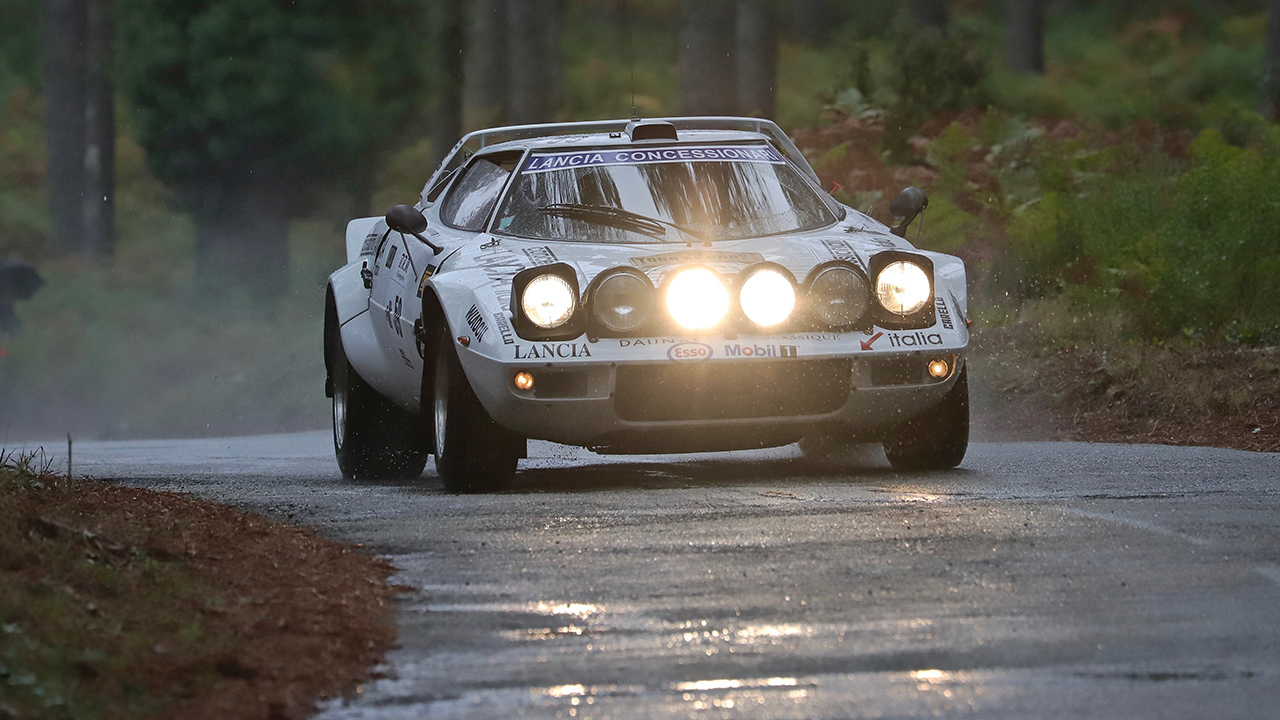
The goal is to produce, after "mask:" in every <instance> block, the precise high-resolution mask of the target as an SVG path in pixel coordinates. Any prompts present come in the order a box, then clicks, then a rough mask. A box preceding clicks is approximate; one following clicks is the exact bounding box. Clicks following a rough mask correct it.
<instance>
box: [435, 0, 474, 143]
mask: <svg viewBox="0 0 1280 720" xmlns="http://www.w3.org/2000/svg"><path fill="white" fill-rule="evenodd" d="M428 21H429V22H430V34H431V53H432V68H431V69H430V73H429V78H430V79H429V82H430V85H431V156H432V157H431V166H432V168H434V167H435V166H436V165H439V164H440V162H441V161H442V160H444V157H445V155H446V154H447V153H448V152H449V150H450V149H452V148H453V145H454V143H456V142H458V139H459V138H460V137H462V78H463V73H464V70H465V69H464V67H463V66H464V62H463V58H464V54H465V51H466V30H467V4H466V2H465V0H434V1H433V2H432V3H431V7H430V15H429V16H428Z"/></svg>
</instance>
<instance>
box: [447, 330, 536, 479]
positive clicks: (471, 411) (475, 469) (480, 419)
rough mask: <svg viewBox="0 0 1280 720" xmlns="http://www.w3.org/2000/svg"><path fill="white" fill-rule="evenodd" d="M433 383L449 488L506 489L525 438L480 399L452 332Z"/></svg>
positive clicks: (522, 448)
mask: <svg viewBox="0 0 1280 720" xmlns="http://www.w3.org/2000/svg"><path fill="white" fill-rule="evenodd" d="M432 385H433V388H432V406H433V412H434V415H435V417H434V423H433V424H434V426H435V441H436V442H435V447H436V472H437V473H439V475H440V480H441V482H442V483H444V487H445V489H446V490H448V491H450V492H465V493H483V492H495V491H497V490H503V489H505V488H506V487H507V486H509V485H510V484H511V480H512V478H513V477H514V476H515V473H516V465H517V464H518V463H519V461H520V456H521V455H523V454H524V453H523V450H524V438H523V437H521V436H520V435H517V434H516V433H513V432H511V431H510V430H508V429H506V428H504V427H502V426H501V425H498V423H496V422H494V420H493V418H492V417H490V416H489V413H488V412H487V411H486V410H485V409H484V406H483V405H481V404H480V400H479V399H478V398H476V394H475V392H474V391H473V390H472V389H471V384H470V383H469V382H467V376H466V374H465V373H464V372H463V371H462V363H460V362H459V361H458V353H457V350H455V349H454V347H453V339H452V338H451V337H450V336H449V334H448V332H447V331H446V332H445V333H444V336H443V337H441V339H440V342H439V343H438V346H437V351H436V360H435V377H434V382H433V383H432Z"/></svg>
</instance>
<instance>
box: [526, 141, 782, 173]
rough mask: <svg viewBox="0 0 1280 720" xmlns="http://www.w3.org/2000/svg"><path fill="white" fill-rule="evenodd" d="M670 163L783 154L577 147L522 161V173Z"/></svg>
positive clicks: (756, 148)
mask: <svg viewBox="0 0 1280 720" xmlns="http://www.w3.org/2000/svg"><path fill="white" fill-rule="evenodd" d="M669 162H755V163H770V164H774V165H782V164H785V163H786V160H785V159H784V158H783V157H782V154H781V153H779V152H778V151H777V150H775V149H773V148H772V147H770V146H768V145H703V146H688V145H682V146H680V147H674V148H645V149H630V148H628V149H625V150H579V151H576V152H565V153H546V154H537V155H532V156H530V157H529V160H528V161H527V162H526V163H525V166H524V172H525V173H540V172H550V171H552V170H567V169H571V168H587V167H600V166H604V165H647V164H652V163H669Z"/></svg>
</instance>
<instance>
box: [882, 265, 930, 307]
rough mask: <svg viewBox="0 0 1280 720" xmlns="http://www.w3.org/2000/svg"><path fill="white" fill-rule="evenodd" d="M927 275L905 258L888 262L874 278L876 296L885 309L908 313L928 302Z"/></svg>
mask: <svg viewBox="0 0 1280 720" xmlns="http://www.w3.org/2000/svg"><path fill="white" fill-rule="evenodd" d="M929 295H930V289H929V276H928V275H927V274H925V271H924V270H923V269H921V267H920V266H919V265H916V264H915V263H910V262H907V261H905V260H899V261H897V262H894V263H890V264H889V265H887V266H886V267H885V269H883V270H881V271H880V275H879V276H878V277H877V278H876V297H877V298H878V299H879V300H880V304H881V305H883V306H884V309H885V310H888V311H889V312H891V313H894V314H897V315H910V314H911V313H913V312H916V311H917V310H919V309H920V308H922V307H924V306H925V303H927V302H929Z"/></svg>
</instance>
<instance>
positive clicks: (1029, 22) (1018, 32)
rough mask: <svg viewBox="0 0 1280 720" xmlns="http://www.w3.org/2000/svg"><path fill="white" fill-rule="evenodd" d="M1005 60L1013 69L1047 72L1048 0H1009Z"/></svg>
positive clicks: (1040, 73)
mask: <svg viewBox="0 0 1280 720" xmlns="http://www.w3.org/2000/svg"><path fill="white" fill-rule="evenodd" d="M1007 34H1008V38H1007V43H1008V44H1007V46H1006V52H1005V62H1007V63H1008V65H1009V69H1010V70H1015V71H1017V72H1024V73H1036V74H1037V75H1043V74H1044V0H1008V30H1007Z"/></svg>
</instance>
